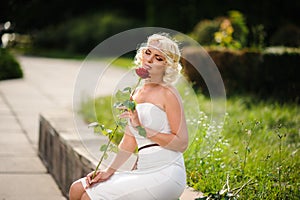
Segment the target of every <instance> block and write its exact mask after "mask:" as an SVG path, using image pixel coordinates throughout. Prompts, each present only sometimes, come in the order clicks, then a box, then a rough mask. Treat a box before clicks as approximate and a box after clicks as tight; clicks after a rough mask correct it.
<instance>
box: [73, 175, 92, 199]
mask: <svg viewBox="0 0 300 200" xmlns="http://www.w3.org/2000/svg"><path fill="white" fill-rule="evenodd" d="M69 198H70V200H90V198H89V197H88V195H87V194H86V192H85V189H84V188H83V186H82V184H81V182H80V180H77V181H75V182H74V183H73V184H72V185H71V187H70V191H69Z"/></svg>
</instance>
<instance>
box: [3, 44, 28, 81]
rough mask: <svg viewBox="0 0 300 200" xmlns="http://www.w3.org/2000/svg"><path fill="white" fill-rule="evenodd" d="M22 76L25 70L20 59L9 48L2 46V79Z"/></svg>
mask: <svg viewBox="0 0 300 200" xmlns="http://www.w3.org/2000/svg"><path fill="white" fill-rule="evenodd" d="M22 77H23V71H22V69H21V67H20V64H19V63H18V61H17V60H16V59H15V58H14V56H13V55H11V54H10V53H9V51H8V50H7V49H3V48H0V80H6V79H13V78H22Z"/></svg>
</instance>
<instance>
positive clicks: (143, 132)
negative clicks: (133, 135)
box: [136, 126, 147, 137]
mask: <svg viewBox="0 0 300 200" xmlns="http://www.w3.org/2000/svg"><path fill="white" fill-rule="evenodd" d="M136 128H137V130H138V132H139V135H140V136H143V137H146V135H147V134H146V130H145V129H144V128H143V127H141V126H137V127H136Z"/></svg>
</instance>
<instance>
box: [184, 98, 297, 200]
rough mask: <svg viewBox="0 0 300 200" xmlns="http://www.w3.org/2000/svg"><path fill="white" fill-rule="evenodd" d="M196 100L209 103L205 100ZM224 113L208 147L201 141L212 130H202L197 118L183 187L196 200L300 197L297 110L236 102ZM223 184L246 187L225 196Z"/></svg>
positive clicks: (272, 104) (245, 100)
mask: <svg viewBox="0 0 300 200" xmlns="http://www.w3.org/2000/svg"><path fill="white" fill-rule="evenodd" d="M200 101H201V103H200V105H203V104H209V99H207V100H205V98H204V99H203V98H201V99H200ZM202 112H203V111H202ZM227 112H228V114H227V117H226V119H225V124H224V128H223V131H222V134H221V135H218V134H215V135H212V134H210V135H209V140H214V141H215V143H211V145H209V144H208V143H206V140H207V139H206V137H207V134H208V133H209V132H211V130H216V128H217V126H207V121H205V120H203V119H205V118H204V117H203V116H205V114H203V113H200V114H199V119H202V123H201V128H200V129H199V132H198V133H197V136H198V137H197V139H196V141H194V143H193V144H192V145H191V146H190V147H189V149H188V151H186V152H185V154H184V156H185V161H186V167H187V175H188V176H187V177H188V179H187V180H188V184H189V185H190V186H192V187H194V188H195V189H197V190H200V191H201V192H204V194H205V196H204V197H203V198H199V199H235V198H240V199H297V198H299V193H298V189H299V186H300V183H299V178H298V172H297V169H298V168H299V166H300V161H299V160H300V159H299V158H300V155H299V152H298V148H299V142H300V136H299V133H298V130H299V120H300V115H299V108H298V107H297V105H296V104H294V105H293V104H290V105H288V104H283V105H282V104H279V103H276V102H259V101H257V100H255V99H252V98H249V97H242V98H241V97H236V98H232V99H229V100H228V107H227ZM204 113H205V111H204ZM208 130H210V131H208ZM215 132H217V131H215ZM207 145H209V146H208V147H207ZM207 148H209V149H210V150H209V151H208V150H207ZM225 183H226V184H227V185H230V186H231V187H232V188H241V187H243V185H245V184H246V185H245V186H244V187H243V188H242V190H241V191H239V189H231V190H229V189H228V190H227V191H226V192H225V193H224V184H225ZM225 189H226V187H225ZM228 191H229V193H228ZM234 191H235V192H234ZM237 191H239V192H238V194H236V193H237ZM221 194H222V195H223V196H222V195H221ZM233 194H235V195H233ZM224 195H227V198H225V197H224ZM228 195H229V196H230V195H233V196H231V198H228V197H229V196H228ZM205 197H206V198H205ZM208 197H210V198H208ZM221 197H222V198H221Z"/></svg>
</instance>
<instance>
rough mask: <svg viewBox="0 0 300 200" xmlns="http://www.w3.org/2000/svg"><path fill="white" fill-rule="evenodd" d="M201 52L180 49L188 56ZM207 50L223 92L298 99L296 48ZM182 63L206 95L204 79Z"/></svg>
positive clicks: (299, 52) (195, 56) (284, 99)
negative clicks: (219, 77) (219, 74)
mask: <svg viewBox="0 0 300 200" xmlns="http://www.w3.org/2000/svg"><path fill="white" fill-rule="evenodd" d="M201 51H202V50H201V49H197V48H189V49H187V50H185V51H183V55H184V57H186V58H189V59H201V58H200V56H197V55H200V53H201ZM207 51H208V54H209V55H210V56H211V58H212V59H213V61H214V62H215V64H216V65H217V67H218V69H219V71H220V73H221V76H222V79H223V82H224V85H225V88H226V93H227V95H236V94H243V93H248V94H255V95H256V96H258V97H263V98H268V97H272V98H277V99H280V100H283V101H286V100H292V101H299V88H300V81H299V78H298V74H299V65H300V63H299V62H300V59H299V58H300V51H299V50H297V49H287V48H281V50H280V51H279V50H278V48H277V50H274V49H273V50H266V51H264V52H255V51H249V50H242V51H233V50H228V49H223V50H217V49H207ZM183 65H184V71H185V73H186V75H187V76H188V77H189V79H190V80H191V81H192V82H194V83H195V85H196V87H197V88H199V89H201V90H202V91H203V93H205V94H207V93H208V91H207V88H206V85H205V82H204V81H203V79H202V78H201V76H200V75H199V73H197V72H195V68H194V67H193V66H192V65H191V64H190V63H188V62H185V61H184V60H183ZM212 78H213V77H212Z"/></svg>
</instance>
